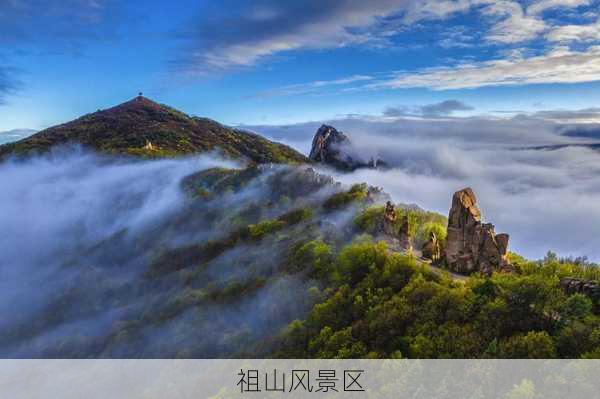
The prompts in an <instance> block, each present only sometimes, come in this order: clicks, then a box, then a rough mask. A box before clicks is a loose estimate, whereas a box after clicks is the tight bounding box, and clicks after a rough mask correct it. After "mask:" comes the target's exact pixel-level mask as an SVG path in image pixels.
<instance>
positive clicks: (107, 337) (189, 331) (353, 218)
mask: <svg viewBox="0 0 600 399" xmlns="http://www.w3.org/2000/svg"><path fill="white" fill-rule="evenodd" d="M90 157H91V155H90V154H86V155H85V157H84V158H83V159H82V158H81V155H77V154H72V155H68V156H66V157H65V158H63V159H59V160H57V159H55V158H53V159H45V160H43V162H44V163H41V164H40V163H39V162H38V163H23V164H22V165H21V166H20V167H21V168H25V169H26V170H25V171H24V173H23V174H21V175H20V176H22V177H21V178H19V179H16V178H12V181H14V182H15V183H14V184H15V185H17V187H16V188H15V190H16V192H20V191H19V190H20V187H28V188H29V190H32V191H31V195H30V196H28V198H29V199H28V202H26V203H25V204H23V203H22V201H21V200H19V201H18V202H17V203H16V204H15V211H11V209H8V210H7V212H6V214H5V218H6V217H7V216H9V215H13V214H16V213H19V212H21V213H25V214H28V213H29V210H30V209H35V210H36V213H35V214H36V223H37V225H41V226H44V229H26V230H23V229H22V219H21V218H18V217H17V218H15V219H14V223H12V224H11V220H12V219H10V218H9V219H8V221H7V222H5V223H4V225H3V228H4V229H5V230H6V232H7V235H6V238H7V240H6V241H5V242H3V243H0V249H2V251H0V264H5V265H6V267H8V269H9V270H11V271H13V273H9V274H8V275H7V278H8V279H9V285H11V284H12V285H14V286H19V287H23V288H22V290H31V291H25V292H24V291H22V290H20V291H19V292H18V293H15V295H16V296H14V297H12V296H11V295H12V294H11V292H10V290H9V292H7V293H6V295H8V296H9V298H8V301H7V303H8V304H10V305H9V306H10V307H11V310H12V311H11V312H7V313H6V314H7V317H6V318H5V319H4V320H3V323H4V324H3V325H4V326H5V328H3V329H2V330H1V331H0V353H2V354H3V356H4V357H13V358H29V357H42V358H56V357H59V358H97V357H109V358H122V357H126V358H174V357H177V358H215V357H216V358H222V357H234V358H240V357H241V358H258V357H285V358H290V357H292V358H324V357H327V358H329V357H336V358H390V357H393V358H395V357H411V358H430V357H432V358H463V357H468V358H480V357H509V358H521V357H534V358H539V357H581V356H584V357H598V356H600V312H599V298H598V296H597V295H596V296H590V295H588V294H587V293H586V292H585V290H581V291H579V292H581V293H579V292H578V291H577V289H575V291H573V290H571V289H565V288H568V287H564V286H563V284H562V281H565V279H564V278H565V277H577V278H580V279H586V280H587V281H598V277H599V275H600V274H599V273H598V269H597V267H593V266H588V265H585V264H582V263H580V262H577V261H561V260H558V259H556V258H552V257H549V258H548V259H546V260H544V261H543V262H529V261H526V260H525V259H523V258H520V257H519V256H517V255H515V254H512V253H511V254H509V255H508V258H509V259H508V260H509V261H510V263H511V265H512V271H511V272H510V273H505V272H503V271H502V270H501V269H500V268H497V269H493V270H491V271H490V272H491V275H489V276H488V275H486V274H485V271H486V269H485V268H484V267H483V265H478V267H480V271H481V272H475V273H472V274H471V275H470V276H469V277H461V278H456V274H455V273H453V274H450V273H446V272H445V271H444V270H443V268H444V267H446V266H445V265H444V264H443V263H442V262H441V261H439V260H438V263H436V265H435V266H437V267H432V266H434V265H432V264H430V262H429V261H427V260H426V259H424V258H423V257H422V256H421V254H422V253H421V248H423V249H424V248H426V247H427V245H429V244H430V243H431V237H432V236H434V235H435V236H436V237H437V241H436V245H438V249H437V252H438V255H439V252H443V251H444V248H446V247H449V246H450V245H448V240H449V237H450V238H451V235H448V234H447V230H446V226H448V225H449V224H450V226H452V224H451V223H452V221H451V220H449V219H447V218H446V217H445V216H442V215H439V214H436V213H432V212H427V211H424V210H421V209H419V208H417V207H414V206H405V205H402V204H393V203H391V202H390V198H389V196H387V195H386V194H385V193H384V192H382V191H381V190H380V189H378V188H375V187H370V186H368V185H367V184H356V185H353V186H350V187H348V186H342V185H340V184H338V183H336V182H335V181H334V180H333V179H332V178H331V177H329V176H326V175H322V174H319V173H317V172H315V171H314V170H313V169H311V168H310V167H307V166H304V165H301V166H298V165H296V166H293V165H276V166H272V165H254V166H251V167H248V168H244V169H229V168H226V167H221V166H216V167H215V166H210V165H209V166H205V167H201V168H199V169H190V168H188V167H187V166H185V165H187V164H185V163H184V162H185V160H153V161H149V162H130V163H123V162H118V163H117V164H115V165H111V164H109V163H107V162H106V159H104V158H103V159H101V160H100V161H96V160H94V158H90ZM82 165H85V168H83V169H82ZM178 165H183V166H184V167H183V169H182V170H181V171H180V172H177V173H173V172H172V169H173V168H174V167H175V168H177V167H178ZM12 170H13V172H16V171H17V170H18V169H12ZM170 171H171V172H170ZM56 176H62V178H61V179H57V178H56ZM8 177H9V179H10V178H11V176H8ZM31 179H36V180H34V181H32V180H31ZM47 181H52V182H53V183H52V189H51V190H49V189H48V186H47V184H44V183H39V182H47ZM133 182H135V184H133ZM93 187H95V189H93V190H92V188H93ZM90 190H92V191H90ZM458 194H460V193H458ZM18 198H21V197H18ZM468 199H470V197H465V198H463V202H464V201H465V200H468ZM30 201H34V202H32V203H31V204H30ZM449 202H450V201H449ZM81 203H84V204H85V207H84V208H82V209H81V210H80V213H76V209H77V208H78V207H80V206H81V205H79V204H81ZM132 204H133V205H132ZM454 205H457V206H456V207H454V206H453V208H455V209H454V211H455V212H459V213H461V214H462V213H463V211H468V212H470V214H471V215H477V213H474V211H473V207H474V206H475V203H474V200H473V201H472V202H469V203H468V208H461V207H458V205H460V204H459V203H456V204H454ZM17 209H18V210H19V211H16V210H17ZM58 209H65V210H69V212H63V213H60V212H57V210H58ZM72 212H75V213H74V214H73V215H71V213H72ZM57 213H58V215H57ZM451 214H452V212H451ZM461 220H462V216H461ZM464 220H467V219H464ZM467 221H468V220H467ZM489 226H490V225H487V224H486V225H481V224H479V223H478V220H471V221H469V223H468V224H467V225H466V226H465V227H467V228H469V229H471V228H473V229H474V231H476V232H477V234H476V236H477V237H479V236H481V234H480V233H482V231H480V229H481V228H484V229H486V230H485V231H486V232H490V234H491V231H492V228H491V227H489ZM53 234H56V235H57V236H58V235H59V236H60V240H49V239H48V238H47V237H48V236H51V235H53ZM497 236H498V235H496V237H497ZM489 237H490V239H491V238H492V237H494V235H489ZM32 242H34V243H37V244H36V251H29V250H28V249H29V245H30V244H29V243H32ZM491 243H492V242H490V241H486V244H485V245H483V246H482V248H487V250H490V244H491ZM471 244H473V242H472V241H469V243H468V246H469V247H470V246H471ZM407 246H408V247H407ZM411 247H412V249H411ZM494 248H495V247H491V249H492V250H493V249H494ZM430 252H432V253H433V252H436V250H434V251H430ZM492 252H493V251H492ZM486 253H487V252H486ZM423 254H425V251H423ZM427 256H431V254H428V255H427ZM481 256H482V255H481V254H478V257H479V259H482V257H481ZM432 257H434V258H435V257H436V256H432ZM434 263H435V262H434ZM567 282H568V284H571V283H570V282H569V280H567ZM574 288H577V287H574ZM0 310H2V307H1V305H0Z"/></svg>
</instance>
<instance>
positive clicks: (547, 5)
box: [527, 0, 591, 15]
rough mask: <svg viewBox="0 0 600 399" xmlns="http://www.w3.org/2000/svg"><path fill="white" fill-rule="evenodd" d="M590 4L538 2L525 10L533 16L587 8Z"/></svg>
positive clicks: (583, 0)
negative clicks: (558, 10)
mask: <svg viewBox="0 0 600 399" xmlns="http://www.w3.org/2000/svg"><path fill="white" fill-rule="evenodd" d="M590 3H591V1H590V0H539V1H536V2H534V3H533V4H532V5H530V6H529V7H528V8H527V13H528V14H530V15H535V14H541V13H543V12H544V11H547V10H551V9H556V8H576V7H580V6H587V5H589V4H590Z"/></svg>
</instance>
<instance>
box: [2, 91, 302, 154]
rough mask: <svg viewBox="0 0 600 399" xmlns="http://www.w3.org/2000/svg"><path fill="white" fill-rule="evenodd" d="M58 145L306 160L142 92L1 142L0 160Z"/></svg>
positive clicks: (108, 150) (283, 147)
mask: <svg viewBox="0 0 600 399" xmlns="http://www.w3.org/2000/svg"><path fill="white" fill-rule="evenodd" d="M64 144H81V145H83V146H85V147H90V148H93V149H95V150H97V151H100V152H103V153H112V154H129V155H135V156H141V157H149V158H159V157H174V156H180V155H188V154H198V153H204V152H209V151H214V150H219V151H221V152H222V153H223V155H225V156H227V157H230V158H234V159H248V160H251V161H253V162H255V163H270V162H272V163H304V162H309V160H308V159H307V158H306V157H305V156H303V155H302V154H300V153H298V152H297V151H295V150H294V149H292V148H290V147H288V146H286V145H283V144H279V143H275V142H272V141H269V140H267V139H265V138H263V137H261V136H259V135H256V134H253V133H249V132H245V131H241V130H237V129H232V128H229V127H226V126H223V125H221V124H219V123H218V122H215V121H213V120H210V119H206V118H198V117H190V116H188V115H186V114H184V113H182V112H179V111H177V110H175V109H173V108H170V107H167V106H165V105H161V104H158V103H155V102H153V101H151V100H149V99H147V98H145V97H142V96H139V97H137V98H135V99H133V100H131V101H128V102H125V103H123V104H120V105H118V106H116V107H113V108H109V109H106V110H100V111H97V112H94V113H92V114H88V115H85V116H82V117H81V118H78V119H76V120H74V121H71V122H68V123H65V124H62V125H58V126H54V127H51V128H48V129H46V130H43V131H41V132H39V133H37V134H34V135H32V136H30V137H27V138H25V139H22V140H19V141H17V142H14V143H9V144H5V145H2V146H0V159H2V158H5V157H7V156H8V155H11V154H12V155H23V154H29V153H32V152H33V153H43V152H46V151H48V150H49V149H50V148H52V147H54V146H58V145H64Z"/></svg>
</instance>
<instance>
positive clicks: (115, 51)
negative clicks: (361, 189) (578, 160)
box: [0, 0, 600, 131]
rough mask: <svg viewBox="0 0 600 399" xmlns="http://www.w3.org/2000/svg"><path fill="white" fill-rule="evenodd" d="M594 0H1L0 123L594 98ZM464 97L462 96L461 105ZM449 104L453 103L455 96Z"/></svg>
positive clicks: (597, 35) (499, 106) (462, 111)
mask: <svg viewBox="0 0 600 399" xmlns="http://www.w3.org/2000/svg"><path fill="white" fill-rule="evenodd" d="M598 8H599V2H598V1H596V0H563V1H559V0H527V1H513V0H496V1H490V0H440V1H431V0H411V1H406V0H371V1H368V2H367V1H362V0H330V1H327V2H323V1H321V0H295V1H285V0H284V1H282V0H256V1H244V0H223V1H218V2H217V1H207V0H196V1H191V0H183V1H177V2H164V1H157V0H144V1H139V0H132V1H127V2H124V1H116V0H3V1H2V2H0V102H1V105H0V131H6V130H12V129H17V128H29V129H42V128H45V127H48V126H51V125H54V124H57V123H61V122H65V121H68V120H70V119H73V118H74V117H77V116H79V115H81V114H85V113H88V112H93V111H95V110H96V109H99V108H106V107H109V106H111V105H115V104H118V103H120V102H123V101H125V100H127V99H129V98H132V97H134V96H135V95H136V94H137V93H138V92H140V91H141V92H143V93H144V94H145V95H146V96H147V97H150V98H152V99H155V100H157V101H160V102H163V103H167V104H169V105H171V106H174V107H176V108H179V109H181V110H183V111H185V112H188V113H190V114H194V115H200V116H206V117H210V118H213V119H216V120H219V121H221V122H223V123H226V124H231V125H237V124H254V125H256V124H290V123H299V122H306V121H315V120H323V119H331V118H336V117H340V116H341V115H348V114H368V115H381V114H384V113H385V112H386V111H389V110H390V109H394V108H395V109H406V108H413V109H414V108H415V107H424V106H427V105H428V104H437V103H442V102H445V101H456V102H460V104H458V107H454V108H452V107H450V108H448V109H446V110H445V111H444V112H447V113H454V114H456V115H467V116H468V115H474V114H482V113H487V114H490V113H491V114H497V115H506V114H507V113H509V114H511V113H512V114H513V115H514V114H515V113H516V111H519V112H537V111H540V110H557V109H562V110H577V109H586V108H590V107H593V105H594V104H598V103H599V102H600V101H599V100H600V90H598V89H599V88H600V83H598V81H599V80H600V19H599V18H600V12H599V11H598ZM463 103H464V104H468V105H466V106H461V104H463ZM454 105H457V104H456V103H455V104H454Z"/></svg>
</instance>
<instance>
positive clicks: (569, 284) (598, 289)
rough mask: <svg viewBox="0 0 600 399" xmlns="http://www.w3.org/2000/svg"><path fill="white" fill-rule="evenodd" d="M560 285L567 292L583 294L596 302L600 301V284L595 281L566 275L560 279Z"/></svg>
mask: <svg viewBox="0 0 600 399" xmlns="http://www.w3.org/2000/svg"><path fill="white" fill-rule="evenodd" d="M560 287H561V288H562V289H563V290H564V291H565V292H566V293H567V294H577V293H578V294H583V295H586V296H588V297H590V298H591V299H592V300H593V301H595V302H596V303H598V301H600V284H599V283H597V282H596V281H588V280H583V279H580V278H572V277H568V278H563V279H561V280H560Z"/></svg>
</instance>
